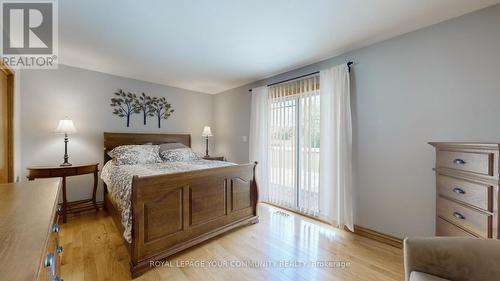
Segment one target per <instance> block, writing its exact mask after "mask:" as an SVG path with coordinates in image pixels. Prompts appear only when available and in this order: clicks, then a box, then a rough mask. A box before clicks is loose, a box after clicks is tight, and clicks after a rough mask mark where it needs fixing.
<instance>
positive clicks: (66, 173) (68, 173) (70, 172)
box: [50, 168, 76, 177]
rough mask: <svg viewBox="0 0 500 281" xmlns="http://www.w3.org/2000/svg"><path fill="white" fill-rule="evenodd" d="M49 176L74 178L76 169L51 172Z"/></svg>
mask: <svg viewBox="0 0 500 281" xmlns="http://www.w3.org/2000/svg"><path fill="white" fill-rule="evenodd" d="M50 175H51V176H52V177H63V176H74V175H76V168H66V169H57V170H51V172H50Z"/></svg>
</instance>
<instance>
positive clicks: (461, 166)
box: [436, 150, 494, 176]
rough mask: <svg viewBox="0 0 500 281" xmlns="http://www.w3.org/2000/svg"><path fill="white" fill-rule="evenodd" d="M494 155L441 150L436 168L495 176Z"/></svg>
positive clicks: (438, 153)
mask: <svg viewBox="0 0 500 281" xmlns="http://www.w3.org/2000/svg"><path fill="white" fill-rule="evenodd" d="M493 157H494V154H493V153H486V152H485V153H479V152H460V151H446V150H440V151H438V152H437V159H436V167H437V168H450V169H456V170H461V171H465V172H472V173H477V174H483V175H489V176H493Z"/></svg>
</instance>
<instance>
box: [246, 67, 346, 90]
mask: <svg viewBox="0 0 500 281" xmlns="http://www.w3.org/2000/svg"><path fill="white" fill-rule="evenodd" d="M352 64H353V62H352V61H350V62H347V67H349V72H351V65H352ZM318 73H319V71H315V72H311V73H309V74H305V75H300V76H297V77H294V78H290V79H286V80H283V81H280V82H276V83H272V84H268V85H267V87H271V86H274V85H278V84H281V83H285V82H288V81H292V80H296V79H300V78H303V77H307V76H310V75H314V74H318ZM248 91H249V92H251V91H252V89H250V90H248Z"/></svg>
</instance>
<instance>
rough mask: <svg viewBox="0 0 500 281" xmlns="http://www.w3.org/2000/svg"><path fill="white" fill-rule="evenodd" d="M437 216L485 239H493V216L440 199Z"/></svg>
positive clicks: (438, 200)
mask: <svg viewBox="0 0 500 281" xmlns="http://www.w3.org/2000/svg"><path fill="white" fill-rule="evenodd" d="M437 214H438V216H439V217H441V218H443V219H446V220H448V221H450V222H453V223H454V224H456V225H457V226H459V227H461V228H463V229H466V230H468V231H470V232H472V233H474V234H477V235H478V236H480V237H483V238H489V237H491V228H492V225H491V224H492V216H491V215H488V214H485V213H483V212H480V211H476V210H474V209H472V208H469V207H466V206H464V205H461V204H458V203H456V202H454V201H451V200H448V199H445V198H443V197H438V199H437Z"/></svg>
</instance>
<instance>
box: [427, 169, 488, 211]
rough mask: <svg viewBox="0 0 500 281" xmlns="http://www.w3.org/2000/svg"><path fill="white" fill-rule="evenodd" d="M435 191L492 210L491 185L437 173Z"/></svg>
mask: <svg viewBox="0 0 500 281" xmlns="http://www.w3.org/2000/svg"><path fill="white" fill-rule="evenodd" d="M437 192H438V194H439V195H443V196H446V197H449V198H452V199H455V200H459V201H461V202H463V203H466V204H469V205H472V206H475V207H478V208H480V209H484V210H487V211H490V212H491V211H493V210H492V208H493V187H492V186H486V185H482V184H478V183H473V182H470V181H466V180H462V179H458V178H453V177H448V176H443V175H438V176H437Z"/></svg>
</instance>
